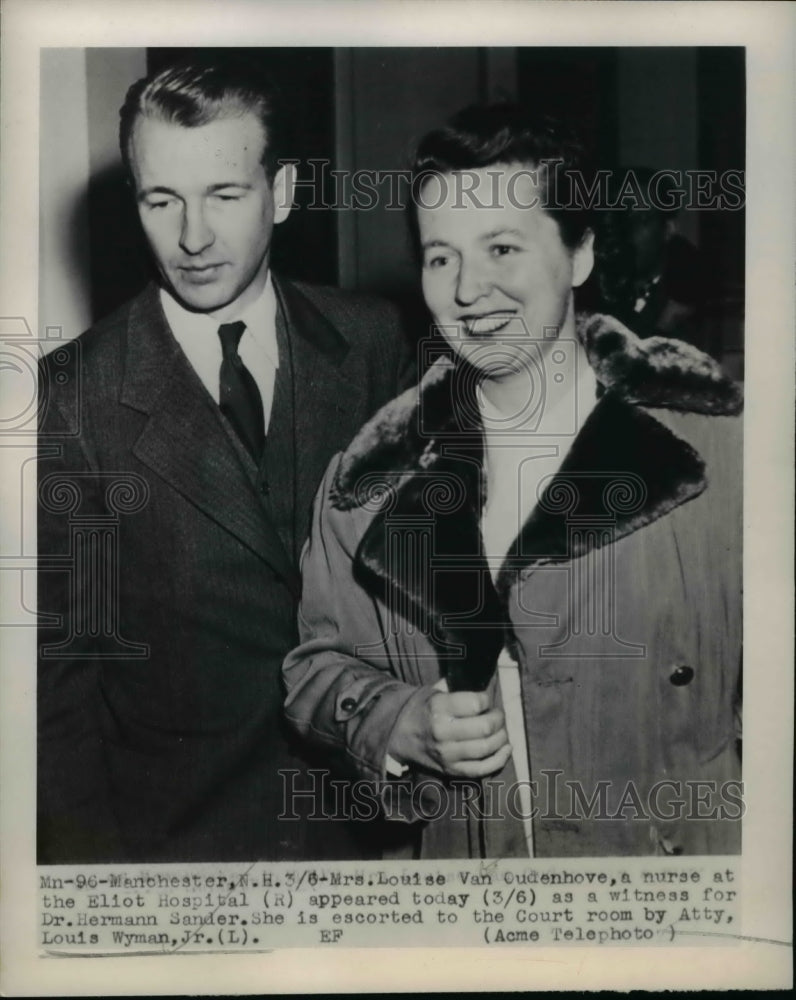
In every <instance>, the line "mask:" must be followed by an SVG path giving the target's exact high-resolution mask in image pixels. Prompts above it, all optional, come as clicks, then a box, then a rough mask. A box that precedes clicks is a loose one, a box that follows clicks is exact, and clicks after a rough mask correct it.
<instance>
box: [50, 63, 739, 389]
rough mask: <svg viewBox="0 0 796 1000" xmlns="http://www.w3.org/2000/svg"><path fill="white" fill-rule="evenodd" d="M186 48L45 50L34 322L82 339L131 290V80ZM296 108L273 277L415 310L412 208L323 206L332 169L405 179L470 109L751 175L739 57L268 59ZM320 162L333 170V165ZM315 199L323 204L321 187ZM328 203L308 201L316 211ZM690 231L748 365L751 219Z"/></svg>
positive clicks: (714, 348)
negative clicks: (422, 152) (290, 191)
mask: <svg viewBox="0 0 796 1000" xmlns="http://www.w3.org/2000/svg"><path fill="white" fill-rule="evenodd" d="M188 51H189V50H185V49H179V50H175V49H135V48H126V49H89V50H77V49H50V50H44V51H43V52H42V62H41V73H42V77H41V84H42V87H41V95H42V108H41V123H42V128H41V149H40V155H41V175H40V176H41V214H40V265H41V266H40V315H39V326H40V328H41V329H42V330H43V329H44V327H46V326H60V327H61V328H62V329H63V332H64V335H65V336H75V335H77V334H78V333H79V332H80V331H81V330H83V329H85V328H86V327H87V326H89V325H90V324H91V323H92V322H93V321H95V320H96V319H98V318H100V317H101V316H103V315H105V314H106V313H108V312H110V311H111V310H112V309H113V308H114V307H115V306H116V305H118V304H120V303H121V302H123V301H125V299H127V298H129V297H130V296H131V295H132V294H135V292H137V291H138V290H139V289H140V288H141V287H143V285H144V283H145V282H146V281H147V279H148V276H149V263H148V259H147V255H146V250H145V247H144V244H143V241H142V237H141V235H140V233H139V229H138V226H137V222H136V216H135V209H134V205H133V202H132V199H131V197H130V192H129V190H128V189H127V186H126V183H125V180H124V177H123V174H122V170H121V163H120V160H119V155H118V143H117V122H118V109H119V106H120V105H121V103H122V100H123V98H124V94H125V91H126V89H127V87H128V86H129V84H130V83H132V82H133V81H134V80H135V79H137V78H138V77H139V76H141V75H143V74H144V73H145V72H146V71H147V70H148V69H158V68H160V67H161V66H163V65H165V64H166V63H168V62H169V61H171V60H172V59H173V58H174V57H175V56H177V55H184V54H186V52H188ZM245 51H246V52H248V53H250V54H254V55H256V56H257V58H262V59H263V60H265V61H266V62H267V64H268V66H269V67H270V70H271V72H272V75H273V76H274V78H275V79H276V81H277V82H278V83H279V85H280V86H281V89H282V90H283V92H284V93H285V94H286V95H287V98H288V100H289V102H290V107H292V108H295V109H296V110H295V116H294V143H293V145H294V149H293V151H292V153H291V156H292V157H293V158H295V159H297V160H299V161H300V167H299V177H300V180H302V181H303V183H302V185H301V187H300V189H299V192H298V197H297V206H298V208H297V210H294V212H293V213H292V214H291V217H290V219H289V220H288V222H287V223H286V224H285V225H283V226H280V227H278V229H277V230H276V237H275V244H274V251H273V253H274V266H275V267H277V268H279V269H280V270H281V271H282V272H284V273H287V274H289V275H290V276H293V277H296V278H301V279H305V280H309V281H317V282H323V283H331V284H339V285H342V286H343V287H347V288H357V289H363V290H368V291H374V292H379V293H382V294H386V295H388V296H390V297H392V298H394V299H395V300H396V301H398V302H399V303H400V304H401V305H402V306H403V307H404V308H405V309H406V311H407V312H408V313H409V314H410V315H411V316H416V317H418V320H417V321H418V322H421V320H420V319H419V317H420V315H421V312H420V307H419V304H418V292H417V284H418V282H417V275H416V273H415V267H414V264H413V262H412V258H411V254H410V250H409V244H408V239H407V235H406V226H405V220H404V216H403V212H402V211H401V210H400V208H398V207H397V204H396V202H395V199H391V198H390V197H387V196H386V195H387V193H388V192H387V188H386V187H385V186H384V185H380V186H379V188H378V191H379V197H378V198H377V199H375V201H376V204H375V205H371V206H369V207H368V208H367V210H356V209H354V208H351V207H350V204H351V197H350V192H349V196H348V197H347V198H346V197H343V199H342V203H343V205H346V204H348V205H349V207H347V208H346V207H342V208H338V209H334V210H328V209H326V210H324V209H323V208H321V207H317V206H318V205H319V202H320V203H323V202H324V201H325V202H326V203H327V204H330V203H333V202H334V200H335V195H336V194H339V193H340V188H339V181H336V180H335V178H334V177H333V176H332V175H331V171H332V170H338V171H346V172H353V171H355V170H371V171H395V170H400V169H401V168H405V167H406V166H407V164H408V161H409V156H410V153H411V149H412V146H413V144H414V142H415V141H416V139H417V138H418V137H419V136H420V135H422V134H423V133H424V132H425V131H427V130H428V129H430V128H432V127H434V126H436V125H438V124H440V123H441V122H442V121H444V119H445V118H446V117H448V116H449V115H450V114H452V113H453V112H454V111H456V110H457V109H459V108H461V107H463V106H464V105H466V104H468V103H471V102H473V101H481V100H496V99H503V98H508V99H512V100H518V101H520V102H522V103H525V104H527V105H528V106H531V107H533V106H534V105H536V104H539V103H542V104H543V105H544V107H545V108H546V109H547V110H548V111H550V112H552V113H556V114H560V115H562V116H564V117H567V118H571V119H574V120H576V121H577V122H578V123H579V125H580V128H581V130H582V132H583V133H584V134H585V135H586V137H587V138H588V139H589V140H590V141H591V142H592V144H593V146H594V147H595V149H596V150H598V153H599V156H600V158H601V161H602V162H604V163H606V164H613V165H615V166H619V167H629V166H642V165H643V166H649V167H653V168H656V169H661V168H667V169H673V170H694V169H702V170H707V169H709V170H715V171H717V172H719V171H723V170H727V169H735V170H743V169H744V164H745V100H744V97H745V79H744V52H743V49H739V48H731V49H728V48H710V49H705V48H538V49H537V48H501V49H488V48H400V49H399V48H351V49H344V48H338V49H331V48H289V49H288V48H278V49H275V48H271V49H269V48H257V49H247V50H245ZM323 162H325V163H326V164H327V166H326V167H325V168H324V167H322V166H321V164H322V163H323ZM319 192H320V193H319ZM313 204H314V205H315V206H316V207H314V208H313V207H310V206H311V205H313ZM677 227H678V230H679V232H680V233H682V235H683V236H684V237H686V238H687V239H688V240H689V241H690V242H691V243H692V244H693V245H694V246H696V247H698V249H699V252H700V256H701V259H702V260H703V261H705V262H706V265H707V268H708V273H709V275H710V288H709V294H708V299H709V301H708V308H707V311H706V314H705V330H704V345H703V346H706V347H707V348H708V349H709V350H711V352H712V353H713V354H715V355H716V356H717V357H719V358H720V359H721V360H722V361H723V363H724V364H725V365H726V367H727V368H728V369H729V370H730V371H731V372H732V373H733V374H734V375H736V376H737V377H740V376H741V375H742V371H743V302H744V213H743V210H741V211H727V210H723V211H707V210H695V209H692V210H686V211H683V212H681V213H680V216H679V218H678V220H677Z"/></svg>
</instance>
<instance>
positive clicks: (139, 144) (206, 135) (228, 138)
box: [131, 110, 266, 158]
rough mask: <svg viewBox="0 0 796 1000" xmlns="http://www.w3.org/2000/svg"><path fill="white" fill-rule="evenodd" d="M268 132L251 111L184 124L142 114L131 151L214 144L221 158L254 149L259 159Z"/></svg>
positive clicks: (135, 127) (149, 151) (200, 147)
mask: <svg viewBox="0 0 796 1000" xmlns="http://www.w3.org/2000/svg"><path fill="white" fill-rule="evenodd" d="M265 146H266V134H265V129H264V127H263V125H262V122H261V121H260V120H259V118H258V117H257V116H256V115H255V114H254V113H253V112H251V111H248V110H241V111H240V112H239V113H237V114H224V115H218V116H216V117H213V118H211V119H210V120H208V121H206V122H202V123H200V124H196V125H185V124H183V123H181V122H179V121H174V120H173V119H172V118H169V117H167V116H163V115H158V114H141V115H138V117H137V118H136V120H135V123H134V125H133V128H132V132H131V153H133V155H135V154H136V153H137V152H138V153H140V152H141V151H142V149H143V150H145V151H146V152H147V153H155V154H157V153H158V152H159V151H160V150H163V151H164V152H165V151H168V152H171V151H172V150H174V149H186V150H188V149H191V148H195V149H197V150H201V149H202V148H203V147H212V148H213V150H214V151H215V152H216V153H217V154H218V156H219V157H221V156H223V155H224V154H225V153H227V152H234V153H237V152H240V151H249V150H253V151H254V153H255V155H256V156H257V157H258V158H259V157H260V156H261V155H262V153H263V152H264V150H265Z"/></svg>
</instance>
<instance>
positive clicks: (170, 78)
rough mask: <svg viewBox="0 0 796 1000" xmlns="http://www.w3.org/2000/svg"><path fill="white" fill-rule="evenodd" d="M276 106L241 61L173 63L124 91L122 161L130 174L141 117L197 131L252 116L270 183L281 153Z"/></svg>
mask: <svg viewBox="0 0 796 1000" xmlns="http://www.w3.org/2000/svg"><path fill="white" fill-rule="evenodd" d="M277 103H278V102H277V100H276V92H275V88H274V86H273V84H272V83H271V81H270V80H269V79H268V77H267V76H266V74H265V72H264V71H263V70H262V68H261V67H260V66H259V64H257V63H254V62H253V61H252V60H250V59H247V58H245V57H236V58H234V59H233V58H228V59H216V60H213V61H203V60H197V61H191V62H187V61H185V62H179V63H176V64H174V65H172V66H169V67H167V68H165V69H162V70H160V71H158V72H157V73H153V74H150V75H149V76H146V77H143V78H142V79H141V80H137V81H136V82H135V83H134V84H133V85H132V86H131V87H130V89H129V90H128V91H127V96H126V98H125V101H124V104H123V105H122V107H121V109H120V111H119V145H120V148H121V153H122V160H123V162H124V165H125V167H126V168H127V170H128V171H130V169H131V165H130V139H131V137H132V133H133V128H134V126H135V123H136V121H137V119H138V118H139V117H144V116H145V117H150V118H157V119H160V120H161V121H166V122H172V123H174V124H175V125H182V126H183V127H185V128H195V127H197V126H200V125H207V124H208V123H209V122H212V121H216V120H218V119H220V118H235V117H239V116H240V115H243V114H246V113H247V112H251V113H252V114H254V115H255V116H256V117H257V119H258V120H259V122H260V124H261V125H262V127H263V131H264V133H265V148H264V150H263V158H262V163H263V166H264V167H265V172H266V175H267V176H268V178H269V180H273V179H274V176H275V175H276V172H277V170H278V169H279V157H280V155H284V149H285V145H284V135H283V125H282V121H281V118H280V115H279V113H278V107H277Z"/></svg>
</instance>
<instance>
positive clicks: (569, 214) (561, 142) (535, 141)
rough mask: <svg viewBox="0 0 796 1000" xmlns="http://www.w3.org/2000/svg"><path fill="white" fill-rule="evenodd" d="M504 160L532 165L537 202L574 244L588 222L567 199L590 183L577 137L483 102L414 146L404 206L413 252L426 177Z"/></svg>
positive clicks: (585, 209) (546, 120)
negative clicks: (537, 187)
mask: <svg viewBox="0 0 796 1000" xmlns="http://www.w3.org/2000/svg"><path fill="white" fill-rule="evenodd" d="M510 163H519V164H521V165H522V166H524V167H529V168H531V169H534V168H538V174H539V180H540V183H541V184H542V192H541V199H542V206H543V207H544V208H545V210H546V211H547V213H548V214H549V215H550V216H552V218H554V219H555V221H556V222H557V224H558V228H559V231H560V233H561V238H562V240H563V241H564V244H565V245H566V246H567V247H569V248H570V249H571V250H572V249H574V248H575V247H577V246H578V245H579V244H580V242H581V240H582V239H583V237H584V235H585V233H586V231H587V230H588V229H589V228H590V227H591V224H592V213H591V210H590V208H589V206H588V205H587V204H585V203H584V204H580V205H579V204H578V199H577V197H573V193H576V192H577V190H579V189H580V190H582V185H583V184H584V183H585V184H587V185H588V184H589V183H590V179H591V172H592V167H591V165H590V162H589V157H588V156H587V153H586V150H585V148H584V146H583V144H582V143H581V141H580V139H579V138H578V136H577V135H576V134H575V132H574V131H573V130H571V129H570V128H568V127H567V126H565V125H564V124H563V123H562V122H560V121H558V120H557V119H555V118H552V117H548V116H541V117H534V116H533V115H531V114H530V113H529V112H527V111H526V110H525V109H523V108H521V107H519V106H518V105H515V104H485V105H471V106H470V107H467V108H465V109H464V110H463V111H460V112H458V114H456V115H454V116H453V117H452V118H451V119H450V120H449V121H448V123H447V124H446V125H444V126H443V127H442V128H439V129H435V130H434V131H433V132H429V133H428V134H427V135H425V136H424V137H423V138H422V139H421V140H420V142H419V144H418V147H417V152H416V153H415V157H414V162H413V164H412V168H411V197H410V199H409V205H408V212H409V228H410V232H411V235H412V242H413V245H414V248H415V250H416V251H417V250H418V249H419V235H418V226H417V206H418V203H419V198H420V191H421V189H422V187H423V184H424V183H425V182H426V180H428V178H429V176H431V175H432V174H449V173H452V172H454V171H460V170H478V169H480V168H483V167H490V166H493V165H496V164H500V165H507V164H510ZM544 164H550V166H548V167H546V168H545V167H544ZM553 164H556V166H555V167H553ZM573 181H574V182H577V186H575V187H573Z"/></svg>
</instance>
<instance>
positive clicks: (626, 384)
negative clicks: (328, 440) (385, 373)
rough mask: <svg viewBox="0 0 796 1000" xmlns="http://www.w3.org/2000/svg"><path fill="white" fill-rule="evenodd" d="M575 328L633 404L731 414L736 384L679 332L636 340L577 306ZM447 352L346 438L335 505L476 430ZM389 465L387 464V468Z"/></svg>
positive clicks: (594, 362)
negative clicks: (455, 402)
mask: <svg viewBox="0 0 796 1000" xmlns="http://www.w3.org/2000/svg"><path fill="white" fill-rule="evenodd" d="M577 336H578V339H579V340H580V342H581V344H583V346H584V348H585V350H586V356H587V358H588V360H589V364H590V365H591V366H592V368H593V369H594V373H595V375H596V376H597V381H598V383H599V385H600V386H601V388H602V389H603V390H604V391H605V392H606V393H610V394H613V395H614V396H615V397H616V398H618V399H621V400H624V401H625V402H627V403H632V404H635V405H638V406H644V407H651V408H658V407H659V408H662V409H671V410H679V411H681V412H686V413H704V414H711V415H714V416H719V415H729V414H737V413H739V412H740V410H741V408H742V395H741V390H740V387H739V386H738V385H736V383H734V382H733V381H731V380H730V379H729V378H728V377H727V376H726V375H725V374H724V372H723V371H722V369H721V367H720V366H719V364H718V363H717V362H716V361H714V360H713V358H711V357H709V356H708V355H707V354H704V353H703V352H702V351H700V350H698V349H697V348H696V347H693V346H691V345H690V344H686V343H685V342H683V341H681V340H673V339H670V338H668V337H650V338H649V339H647V340H641V339H640V338H639V337H637V336H636V335H635V334H634V333H632V332H631V331H630V330H628V328H627V327H626V326H623V325H622V324H621V323H620V322H619V320H617V319H614V318H613V317H611V316H602V315H587V314H581V315H579V316H578V319H577ZM465 372H466V369H464V370H463V368H462V366H457V365H456V364H455V363H454V362H453V361H451V360H450V359H449V358H440V359H439V360H438V361H437V362H435V364H433V365H432V366H431V367H430V368H429V370H428V371H427V372H426V374H425V376H424V377H423V379H422V380H421V381H420V383H419V384H418V385H416V386H412V387H411V388H410V389H407V390H406V391H405V392H403V393H402V394H401V395H400V396H398V397H396V398H395V399H393V400H392V401H391V402H389V403H387V404H386V405H385V406H383V407H382V408H381V409H380V410H379V411H378V412H377V413H376V414H375V415H374V416H373V417H372V418H371V420H370V421H368V423H366V424H365V426H364V427H363V428H362V429H361V430H360V432H359V433H358V434H357V436H356V437H355V438H354V440H353V441H352V442H351V444H350V445H349V447H348V449H347V450H346V452H345V454H344V455H343V457H342V460H341V462H340V466H339V468H338V471H337V476H336V478H335V482H334V485H333V487H332V501H333V503H334V505H335V506H336V507H338V508H340V509H341V510H347V509H350V508H351V507H358V506H361V505H362V501H363V495H362V491H361V489H360V488H359V484H361V483H362V482H363V475H367V473H368V472H370V471H376V472H378V473H379V474H380V475H385V476H386V477H387V478H388V480H390V481H391V482H393V483H395V482H397V481H399V480H401V479H403V478H405V476H406V473H407V472H410V471H413V470H416V471H420V470H422V469H428V468H430V467H431V465H432V464H433V462H434V458H435V449H436V448H437V446H438V445H439V444H440V443H441V441H444V440H445V439H450V438H451V437H452V436H455V437H456V438H460V437H461V435H462V434H465V435H468V436H470V435H473V434H477V433H479V430H480V429H479V428H478V426H477V425H476V424H475V423H474V422H473V420H472V418H471V417H470V419H464V420H463V419H462V418H463V417H467V416H469V414H468V413H466V412H465V411H470V413H472V412H473V411H472V409H471V408H470V407H469V406H468V407H462V408H460V411H459V412H454V411H453V410H452V408H451V399H452V397H454V396H455V397H456V398H459V399H461V398H462V397H463V396H468V395H470V393H469V392H468V390H469V389H470V388H471V387H472V383H473V379H472V378H471V377H468V376H467V375H466V374H465ZM388 470H389V471H388Z"/></svg>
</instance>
